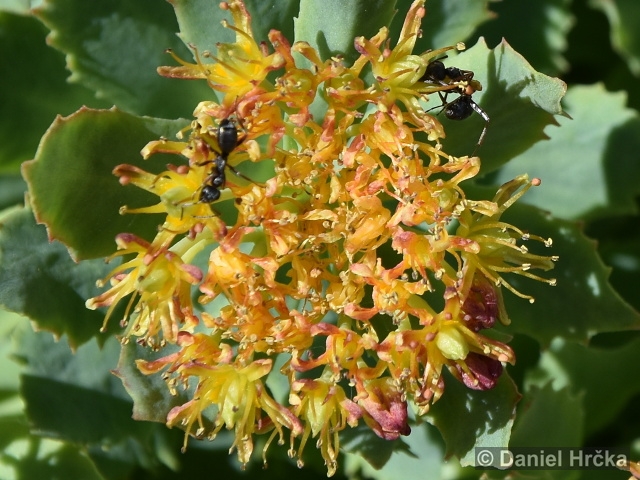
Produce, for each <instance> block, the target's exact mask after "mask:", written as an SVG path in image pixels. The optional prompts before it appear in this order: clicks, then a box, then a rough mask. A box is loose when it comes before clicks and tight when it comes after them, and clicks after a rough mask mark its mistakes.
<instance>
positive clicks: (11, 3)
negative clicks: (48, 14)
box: [0, 0, 44, 15]
mask: <svg viewBox="0 0 640 480" xmlns="http://www.w3.org/2000/svg"><path fill="white" fill-rule="evenodd" d="M43 1H44V0H0V12H2V11H4V12H11V13H16V14H20V15H28V14H29V13H31V12H30V10H31V9H32V8H35V7H38V6H39V5H40V4H41V3H42V2H43Z"/></svg>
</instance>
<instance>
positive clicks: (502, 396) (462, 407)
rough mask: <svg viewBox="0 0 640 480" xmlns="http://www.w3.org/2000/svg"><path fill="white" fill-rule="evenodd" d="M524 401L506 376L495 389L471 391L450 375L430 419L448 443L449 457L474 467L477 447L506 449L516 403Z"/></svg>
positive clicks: (432, 409)
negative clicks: (454, 456) (455, 457)
mask: <svg viewBox="0 0 640 480" xmlns="http://www.w3.org/2000/svg"><path fill="white" fill-rule="evenodd" d="M519 399H520V394H519V393H518V391H517V389H516V386H515V384H514V383H513V380H511V378H510V377H509V375H507V374H506V372H505V373H503V374H502V375H501V376H500V379H499V381H498V383H497V384H496V386H495V387H494V388H493V389H491V390H486V391H479V390H471V389H469V388H467V387H465V386H464V385H463V384H462V383H460V382H459V381H457V380H454V379H453V378H452V377H451V376H449V375H447V377H446V379H445V391H444V394H443V396H442V398H441V399H440V400H438V402H436V403H435V404H434V405H433V406H432V407H431V409H430V410H429V414H428V415H427V418H428V419H429V421H430V423H432V424H433V425H435V426H436V427H437V428H438V430H440V433H441V434H442V437H443V438H444V440H445V442H446V444H447V454H448V455H451V454H453V455H456V456H457V457H458V458H460V463H461V464H462V465H463V466H467V465H474V464H475V458H474V457H475V455H474V448H476V447H506V446H507V445H508V443H509V437H510V435H511V427H512V425H513V418H514V415H515V407H516V403H517V402H518V400H519Z"/></svg>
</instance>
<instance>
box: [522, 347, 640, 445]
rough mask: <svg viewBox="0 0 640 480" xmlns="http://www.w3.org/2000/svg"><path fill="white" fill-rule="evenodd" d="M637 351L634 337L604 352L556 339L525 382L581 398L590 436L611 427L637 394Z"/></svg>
mask: <svg viewBox="0 0 640 480" xmlns="http://www.w3.org/2000/svg"><path fill="white" fill-rule="evenodd" d="M639 351H640V338H638V337H637V336H636V338H634V339H633V340H632V341H629V342H628V343H627V344H625V345H623V346H621V347H615V348H607V349H605V348H596V347H586V346H584V345H580V344H577V343H574V342H567V341H564V340H562V339H557V340H554V341H553V343H552V344H551V347H550V348H549V350H547V351H545V352H543V354H542V357H541V359H540V363H539V367H538V368H537V369H536V370H533V371H531V372H530V374H529V375H528V378H527V383H528V384H529V385H541V384H546V383H547V382H552V384H553V388H554V389H556V390H561V389H570V390H571V391H572V392H573V393H574V394H581V395H584V397H583V399H582V400H583V401H582V403H583V405H584V407H583V408H584V424H585V430H586V431H585V433H586V434H587V435H592V434H593V433H595V432H597V431H598V430H599V429H601V428H604V427H606V426H607V425H610V424H611V422H612V421H613V420H615V419H616V417H617V415H618V414H619V412H621V411H622V409H623V408H624V407H625V405H626V404H627V402H629V400H630V399H631V398H633V397H634V396H637V395H638V394H640V384H638V382H635V381H634V380H633V379H635V378H638V375H640V362H638V352H639ZM559 431H560V430H559ZM568 445H571V444H568Z"/></svg>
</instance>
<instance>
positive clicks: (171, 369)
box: [87, 0, 553, 475]
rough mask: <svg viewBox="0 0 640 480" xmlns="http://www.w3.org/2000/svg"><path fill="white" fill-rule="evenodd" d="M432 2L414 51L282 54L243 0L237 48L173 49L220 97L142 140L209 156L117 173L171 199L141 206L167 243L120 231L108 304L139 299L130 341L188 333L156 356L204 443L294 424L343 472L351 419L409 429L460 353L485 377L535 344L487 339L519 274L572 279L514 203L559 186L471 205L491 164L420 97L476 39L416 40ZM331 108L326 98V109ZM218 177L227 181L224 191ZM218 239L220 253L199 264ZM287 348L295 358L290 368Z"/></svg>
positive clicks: (409, 40)
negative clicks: (433, 71)
mask: <svg viewBox="0 0 640 480" xmlns="http://www.w3.org/2000/svg"><path fill="white" fill-rule="evenodd" d="M423 3H424V0H416V1H415V2H414V3H413V5H412V6H411V9H410V11H409V12H408V15H407V17H406V20H405V23H404V26H403V29H402V32H401V36H400V39H399V41H398V43H397V45H396V46H395V48H393V49H391V48H390V42H389V40H388V31H387V29H385V28H383V29H381V30H380V31H379V33H378V34H377V35H376V36H375V37H373V38H371V39H365V38H357V39H355V47H356V50H357V52H358V53H359V54H360V56H359V58H358V59H357V60H356V61H355V62H354V63H353V65H351V66H348V65H345V63H344V62H343V61H342V60H341V59H339V58H331V59H329V60H326V61H324V60H321V59H320V58H319V55H318V54H317V53H316V52H315V51H314V50H313V49H312V48H311V47H310V46H309V45H308V44H306V43H303V42H299V43H296V44H294V45H290V43H289V42H288V41H287V40H286V39H285V38H284V37H283V36H282V35H281V34H280V33H279V32H277V31H273V30H272V31H271V32H270V33H269V41H270V43H271V45H272V47H273V48H272V49H271V50H270V49H268V48H267V46H266V45H265V44H258V43H257V42H256V41H255V40H254V38H253V35H252V31H251V25H250V20H251V19H250V15H249V13H248V12H247V10H246V8H245V6H244V4H243V3H242V2H241V1H240V0H234V1H232V2H229V3H222V4H221V5H222V8H225V9H228V10H229V11H230V13H231V15H232V17H233V20H234V25H233V26H232V25H229V24H226V23H225V27H226V28H229V29H232V30H233V31H234V32H235V34H236V41H235V43H232V44H219V45H218V48H217V54H216V55H213V54H212V53H211V52H200V53H198V52H197V50H195V48H194V50H195V58H196V63H195V64H191V63H187V62H184V61H183V60H181V59H179V58H177V57H174V58H176V60H177V61H178V62H179V63H180V65H179V66H174V67H162V68H160V69H159V72H160V73H161V74H162V75H165V76H168V77H173V78H191V79H203V80H206V81H207V82H208V83H209V85H210V86H211V88H213V89H214V90H216V91H217V92H219V95H220V98H221V101H220V102H219V103H218V102H209V101H207V102H202V103H200V104H199V105H198V106H197V108H196V109H195V112H194V117H195V119H194V120H193V121H192V123H191V125H190V126H189V127H187V128H186V129H185V130H184V131H182V132H181V133H180V135H179V137H178V139H179V141H170V140H167V139H160V140H158V141H154V142H151V143H150V144H148V145H147V146H146V147H145V148H144V150H143V156H144V157H145V158H147V157H149V156H151V155H152V154H154V153H156V152H164V153H172V154H176V155H177V156H180V157H184V158H186V159H187V160H188V163H187V162H183V161H178V162H176V163H177V165H174V166H170V167H169V168H168V170H167V171H165V172H164V173H162V174H160V175H154V174H150V173H147V172H145V171H143V170H142V169H140V168H138V167H134V166H131V165H121V166H119V167H118V168H116V171H115V173H116V174H117V175H118V176H119V177H120V180H121V183H123V184H134V185H136V186H138V187H140V188H143V189H145V190H147V191H149V192H151V193H153V194H155V195H157V196H158V198H159V201H158V203H157V204H156V205H153V206H150V207H147V208H142V209H136V210H133V209H127V208H126V207H123V212H125V213H149V212H153V213H158V212H162V213H164V214H165V215H166V220H165V221H164V224H163V225H162V226H161V228H160V229H159V233H158V234H157V236H156V237H155V238H154V239H153V240H152V241H151V242H148V241H146V240H143V239H140V238H137V237H136V236H134V235H132V234H126V233H123V234H121V235H119V236H118V238H117V245H118V248H119V251H118V253H117V254H116V255H119V256H124V257H125V258H126V261H123V262H122V263H121V264H120V265H119V266H117V267H115V268H114V270H113V272H112V273H111V274H110V275H109V277H108V278H109V279H110V281H111V285H112V286H111V288H110V289H109V290H107V291H105V292H104V293H103V294H102V295H100V296H98V297H96V298H93V299H91V300H89V301H88V302H87V305H88V307H89V308H98V307H104V306H108V307H110V309H109V312H108V315H107V319H108V317H109V315H111V312H112V310H113V308H114V306H115V305H116V304H117V303H118V302H119V301H120V300H122V299H123V298H124V297H126V296H129V295H131V300H130V301H129V305H128V308H127V310H126V314H125V317H124V319H123V320H122V326H123V328H124V334H123V339H125V340H127V339H129V338H132V337H133V338H135V339H137V341H138V343H140V344H142V345H147V346H149V347H151V348H153V349H154V350H160V349H162V348H164V347H165V346H166V345H168V344H171V345H173V350H172V352H173V353H170V354H166V355H164V356H162V357H161V358H159V359H156V360H154V361H144V360H139V361H138V368H139V369H140V370H141V371H142V372H144V373H145V374H155V373H159V372H163V376H164V377H163V378H165V379H166V381H167V385H168V388H169V391H170V392H172V393H176V391H177V389H178V388H184V389H185V392H186V394H188V395H189V398H190V400H189V401H187V402H186V403H184V404H183V405H180V406H178V407H176V408H174V409H172V410H171V411H170V412H168V416H167V423H168V425H170V426H173V425H178V426H181V427H182V428H184V429H185V430H186V431H187V434H192V435H195V436H196V437H199V438H203V437H207V438H214V437H215V436H216V434H217V433H218V432H219V431H220V430H221V429H222V428H223V427H224V428H226V429H229V430H233V431H234V432H235V442H234V447H235V449H236V450H237V452H238V457H239V459H240V461H241V462H242V463H246V462H247V461H248V460H249V458H250V456H251V454H252V451H253V448H254V444H253V442H254V438H255V436H256V435H259V434H263V433H267V434H269V433H270V435H271V436H270V437H269V441H268V443H270V442H271V441H272V440H273V439H274V438H276V437H277V438H278V441H279V442H280V443H282V442H284V441H285V437H286V436H288V437H289V442H290V445H291V446H290V454H291V455H292V456H296V457H297V458H298V461H299V462H300V463H301V455H302V451H303V449H304V447H305V445H306V443H307V441H308V440H309V439H310V438H313V439H316V442H317V445H318V446H319V448H320V449H321V452H322V455H323V457H324V459H325V462H326V464H327V468H328V472H329V474H330V475H331V474H333V473H334V472H335V470H336V461H337V456H338V452H339V432H340V431H341V430H343V429H344V428H346V427H347V426H355V425H356V424H357V423H358V422H359V421H360V420H361V419H362V420H363V421H364V422H365V423H366V425H368V426H369V427H370V428H371V429H372V430H373V431H374V432H375V433H376V434H378V435H379V436H380V437H382V438H385V439H395V438H398V436H400V435H406V434H408V433H409V430H410V429H409V425H408V420H407V403H408V402H409V401H411V402H413V403H414V404H415V405H416V406H417V407H418V410H419V413H425V412H426V411H427V410H428V408H429V405H430V404H432V403H433V402H435V401H437V400H438V399H439V398H440V396H441V395H442V393H443V390H444V386H445V385H444V377H443V370H444V369H447V370H449V371H450V372H451V373H452V374H453V375H454V376H455V377H456V378H458V379H459V380H460V381H462V382H463V383H464V384H465V385H466V386H468V387H469V388H472V389H481V390H482V389H490V388H492V387H493V386H494V385H495V384H496V382H497V381H498V378H499V376H500V374H501V372H502V368H503V364H504V363H505V362H513V361H514V354H513V351H512V350H511V349H510V348H509V347H508V346H507V345H505V344H503V343H501V342H499V341H496V340H493V339H491V338H489V337H488V336H485V335H483V334H482V330H486V329H490V328H492V326H493V325H494V324H495V322H496V320H500V321H502V322H507V321H508V319H507V315H506V312H505V309H504V306H503V302H502V296H501V286H504V287H505V288H507V289H508V290H510V291H512V292H514V293H516V294H517V295H520V296H523V297H525V298H529V299H530V300H533V299H531V298H530V297H527V296H526V295H523V294H521V293H519V292H518V291H517V290H516V289H515V288H513V287H512V286H511V285H510V284H509V283H508V281H507V280H506V279H505V278H504V274H505V273H514V274H518V275H523V276H526V277H530V278H536V279H539V280H543V281H546V282H548V283H553V280H544V279H542V278H540V277H538V276H536V275H534V274H533V273H531V270H532V269H536V268H537V269H543V270H548V269H550V268H552V267H553V263H552V260H553V259H552V258H551V257H543V256H537V255H534V254H532V253H529V251H528V250H527V248H526V247H525V246H524V245H523V242H525V241H526V240H537V241H542V242H544V243H545V244H546V245H547V246H549V245H550V241H545V240H543V239H541V238H539V237H536V236H534V235H530V234H528V233H525V232H522V231H521V230H519V229H517V228H516V227H514V226H512V225H509V224H507V223H505V222H503V221H502V220H501V216H502V214H503V212H504V211H505V210H506V209H507V208H508V207H509V206H511V205H512V204H513V203H514V202H515V201H516V200H517V199H518V198H519V197H520V196H521V195H522V194H523V193H524V192H525V191H526V190H527V189H528V188H529V187H531V186H532V185H535V184H537V183H538V181H537V180H533V181H529V180H528V179H527V177H526V176H522V177H518V178H516V179H514V180H513V181H511V182H509V183H507V184H505V185H504V186H503V187H501V188H500V189H499V191H498V192H497V194H496V196H495V198H494V200H493V201H473V200H470V199H468V198H466V196H465V192H464V190H463V188H462V184H463V183H464V181H465V180H468V179H471V178H473V177H474V176H475V175H476V174H477V173H478V171H479V168H480V159H479V158H477V157H462V158H455V157H452V156H449V155H447V154H446V153H444V152H443V151H442V150H441V146H440V145H439V144H438V139H439V138H441V137H443V136H444V132H443V128H442V125H441V124H440V123H439V122H438V120H437V119H436V118H434V117H433V116H431V115H429V114H427V113H426V112H425V111H424V109H423V107H422V106H421V105H422V104H423V102H424V100H425V98H426V97H427V96H428V95H429V94H430V93H434V92H439V91H442V90H446V89H448V88H452V87H451V86H448V85H444V84H440V83H431V82H425V81H424V74H425V69H426V67H427V65H428V64H429V62H430V61H432V60H434V59H437V58H440V57H442V55H443V52H445V51H448V50H452V49H462V48H464V47H463V46H462V45H457V46H451V47H446V48H442V49H439V50H433V51H428V52H426V53H422V54H420V55H416V54H413V52H412V51H413V48H414V44H415V41H416V39H417V37H418V36H419V35H420V22H421V19H422V17H423V16H424V13H425V10H424V7H423ZM294 53H297V54H299V55H301V56H302V57H304V58H305V59H306V65H305V66H304V67H302V66H300V65H299V63H301V62H299V61H294ZM369 70H370V71H371V72H372V74H373V75H372V77H373V79H374V80H373V81H372V82H370V83H367V82H366V81H365V76H364V74H363V72H364V71H369ZM367 78H369V77H367ZM455 87H456V88H460V87H461V86H460V85H456V86H455ZM312 104H314V105H313V110H314V111H315V109H317V108H318V105H321V106H324V107H325V113H324V117H323V118H321V119H319V118H314V116H312V114H311V110H312ZM222 124H224V125H225V128H230V129H231V132H230V133H229V132H227V131H225V132H223V131H222V129H221V125H222ZM236 134H237V135H238V137H237V139H236V137H235V135H236ZM187 135H188V136H187ZM227 135H229V136H227ZM185 136H187V137H186V138H184V137H185ZM183 138H184V141H183ZM229 141H233V144H232V145H231V147H233V148H232V150H231V151H229V148H228V145H226V143H228V142H229ZM223 143H224V145H223ZM243 164H244V165H243ZM254 164H255V165H254ZM246 165H252V168H251V169H249V170H247V169H246ZM243 166H244V167H245V168H244V171H245V172H247V171H250V172H252V173H245V174H243V173H241V172H240V171H239V170H240V167H243ZM236 167H237V168H236ZM205 188H207V189H209V190H208V191H209V192H210V191H212V190H213V191H215V193H216V198H217V195H218V193H219V194H220V195H219V199H217V200H216V201H215V203H212V202H210V201H209V200H210V198H208V197H207V195H203V192H204V191H205V190H204V189H205ZM201 252H205V254H208V260H207V261H206V262H204V263H205V265H206V267H205V268H198V267H196V266H195V265H196V264H197V263H198V261H197V260H198V258H201V257H202V255H200V256H198V254H200V253H201ZM196 257H198V258H196ZM195 289H199V292H200V294H201V295H200V297H199V298H196V296H194V295H193V293H194V290H195ZM210 302H213V303H212V304H211V305H209V304H210ZM106 321H107V320H105V322H106ZM278 357H280V358H281V360H284V365H283V366H282V368H280V369H279V371H274V364H275V360H276V358H278ZM272 374H273V375H280V374H282V375H283V376H284V378H286V380H287V382H288V386H289V392H288V398H280V399H276V398H274V395H272V394H271V390H270V389H269V388H268V387H267V379H268V378H269V376H270V375H272ZM182 386H184V387H182ZM187 386H191V389H190V390H189V389H188V388H187ZM194 386H195V387H194ZM212 406H213V407H215V408H214V412H215V413H214V415H213V417H211V416H210V415H209V412H211V407H212ZM185 444H186V437H185Z"/></svg>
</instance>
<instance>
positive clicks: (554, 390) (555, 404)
mask: <svg viewBox="0 0 640 480" xmlns="http://www.w3.org/2000/svg"><path fill="white" fill-rule="evenodd" d="M543 355H544V354H543ZM541 418H544V419H545V422H540V419H541ZM584 420H585V418H584V407H583V397H582V395H581V394H577V393H575V392H572V391H571V389H570V388H568V387H564V388H558V385H552V384H551V382H549V383H547V384H546V385H544V386H541V387H536V386H532V387H530V388H528V391H527V392H526V393H525V395H524V396H523V398H522V400H521V401H520V403H519V405H518V411H517V416H516V421H515V425H514V426H513V433H512V435H511V442H510V443H509V446H511V447H566V446H571V445H582V441H583V434H584V426H583V425H584V424H583V422H584ZM549 425H553V435H549Z"/></svg>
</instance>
